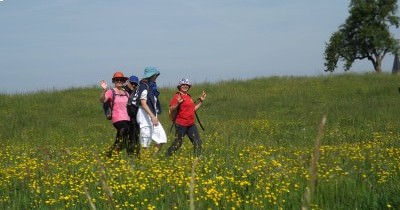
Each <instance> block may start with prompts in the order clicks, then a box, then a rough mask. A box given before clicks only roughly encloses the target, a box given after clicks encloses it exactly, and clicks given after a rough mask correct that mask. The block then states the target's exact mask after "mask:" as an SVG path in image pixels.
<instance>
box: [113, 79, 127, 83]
mask: <svg viewBox="0 0 400 210" xmlns="http://www.w3.org/2000/svg"><path fill="white" fill-rule="evenodd" d="M114 81H115V82H125V81H126V79H120V78H116V79H114Z"/></svg>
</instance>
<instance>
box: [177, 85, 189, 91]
mask: <svg viewBox="0 0 400 210" xmlns="http://www.w3.org/2000/svg"><path fill="white" fill-rule="evenodd" d="M189 88H190V86H189V85H186V84H183V85H181V86H180V87H179V89H180V90H181V91H183V92H187V91H188V90H189Z"/></svg>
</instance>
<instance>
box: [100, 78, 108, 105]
mask: <svg viewBox="0 0 400 210" xmlns="http://www.w3.org/2000/svg"><path fill="white" fill-rule="evenodd" d="M100 86H101V87H102V88H103V91H101V94H100V103H104V102H106V101H107V100H106V99H107V98H106V96H105V94H106V91H107V82H106V81H104V80H101V81H100Z"/></svg>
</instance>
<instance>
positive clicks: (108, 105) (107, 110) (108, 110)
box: [103, 88, 115, 120]
mask: <svg viewBox="0 0 400 210" xmlns="http://www.w3.org/2000/svg"><path fill="white" fill-rule="evenodd" d="M111 91H112V100H111V101H110V100H107V101H106V102H104V103H103V111H104V115H105V116H106V119H107V120H111V118H112V110H113V104H114V100H115V90H114V88H111Z"/></svg>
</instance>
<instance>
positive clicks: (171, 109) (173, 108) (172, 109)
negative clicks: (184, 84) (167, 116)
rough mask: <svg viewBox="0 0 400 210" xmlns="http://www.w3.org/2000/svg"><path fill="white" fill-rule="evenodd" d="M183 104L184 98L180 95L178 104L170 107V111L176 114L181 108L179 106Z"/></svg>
mask: <svg viewBox="0 0 400 210" xmlns="http://www.w3.org/2000/svg"><path fill="white" fill-rule="evenodd" d="M182 102H183V98H182V96H181V94H179V95H178V96H177V103H176V104H174V105H170V107H169V111H170V112H174V111H175V110H177V109H178V107H179V105H180V104H181V103H182Z"/></svg>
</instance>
